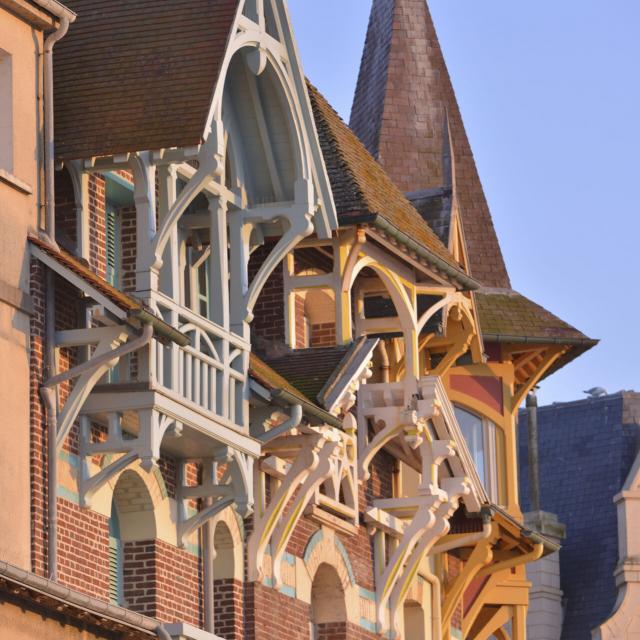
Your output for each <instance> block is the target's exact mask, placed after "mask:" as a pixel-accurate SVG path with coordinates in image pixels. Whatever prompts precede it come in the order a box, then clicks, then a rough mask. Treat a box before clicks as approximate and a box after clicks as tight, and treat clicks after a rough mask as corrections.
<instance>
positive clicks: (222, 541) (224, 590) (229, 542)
mask: <svg viewBox="0 0 640 640" xmlns="http://www.w3.org/2000/svg"><path fill="white" fill-rule="evenodd" d="M213 549H214V553H215V558H214V561H213V587H214V588H213V593H214V598H213V600H214V603H213V607H214V629H215V633H216V635H217V636H220V637H221V638H227V639H228V640H231V639H233V638H238V637H240V636H239V635H238V634H239V630H240V629H241V627H242V583H241V582H240V581H238V580H236V575H237V573H238V571H237V569H238V567H236V566H235V563H236V557H235V553H234V540H233V536H232V534H231V531H230V530H229V526H228V525H227V524H226V523H225V522H218V523H217V524H216V528H215V530H214V533H213Z"/></svg>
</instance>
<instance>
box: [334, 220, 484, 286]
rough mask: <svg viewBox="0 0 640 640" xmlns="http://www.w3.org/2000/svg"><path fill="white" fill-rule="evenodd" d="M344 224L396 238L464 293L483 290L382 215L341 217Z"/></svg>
mask: <svg viewBox="0 0 640 640" xmlns="http://www.w3.org/2000/svg"><path fill="white" fill-rule="evenodd" d="M340 218H342V222H343V223H347V225H352V224H372V225H374V226H375V227H377V228H378V229H380V230H381V231H384V232H385V233H388V234H389V235H390V236H392V237H394V238H395V239H396V240H397V241H398V242H400V243H401V244H403V245H404V246H406V247H407V248H408V249H409V250H411V251H414V252H415V253H416V254H417V255H418V257H420V258H422V259H424V260H426V261H427V262H428V263H429V265H430V266H431V267H433V268H434V269H436V270H438V271H441V272H443V273H444V274H445V275H446V276H447V277H449V278H450V279H451V280H453V281H454V283H456V284H457V285H458V286H459V287H460V288H461V290H463V291H477V290H478V289H480V288H481V284H480V283H479V282H478V281H477V280H476V279H474V278H472V277H471V276H470V275H469V274H467V273H465V272H464V271H463V270H462V269H456V268H455V267H453V266H452V265H450V264H449V263H448V262H446V260H443V259H442V258H441V257H440V256H437V255H436V254H435V253H433V252H432V251H429V249H427V248H426V247H424V246H423V245H421V244H420V243H418V242H416V241H415V240H414V239H413V238H411V236H409V235H408V234H407V233H405V232H404V231H401V230H400V229H398V228H397V227H396V226H394V225H392V224H391V223H390V222H389V221H388V220H387V219H386V218H385V217H384V214H380V213H353V214H347V215H344V214H343V215H341V216H340Z"/></svg>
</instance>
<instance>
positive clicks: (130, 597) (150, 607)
mask: <svg viewBox="0 0 640 640" xmlns="http://www.w3.org/2000/svg"><path fill="white" fill-rule="evenodd" d="M201 584H202V564H201V562H200V559H199V558H198V557H196V556H194V555H193V554H191V553H189V552H188V551H185V550H183V549H178V548H177V547H174V546H173V545H170V544H168V543H166V542H164V541H162V540H144V541H139V542H127V543H125V545H124V599H125V602H126V604H127V607H128V608H130V609H132V610H133V611H137V612H138V613H143V614H145V615H148V616H152V617H157V618H158V619H160V620H162V621H163V622H178V621H185V622H188V623H190V624H193V625H195V626H201V625H202V622H203V619H202V612H203V607H202V604H203V603H202V589H201Z"/></svg>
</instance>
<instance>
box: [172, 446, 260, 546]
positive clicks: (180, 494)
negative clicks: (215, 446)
mask: <svg viewBox="0 0 640 640" xmlns="http://www.w3.org/2000/svg"><path fill="white" fill-rule="evenodd" d="M187 462H188V461H181V462H180V466H179V469H178V471H179V476H178V488H177V496H176V498H177V502H178V544H179V545H180V546H181V547H184V546H185V545H186V542H187V538H188V537H189V536H190V535H191V534H192V533H193V532H194V531H197V530H198V529H199V528H200V527H202V526H203V525H204V524H205V523H207V522H209V521H210V520H212V519H213V518H215V517H216V516H217V515H218V514H219V513H220V512H221V511H223V510H224V509H226V508H227V507H230V506H231V505H233V504H235V505H236V508H237V510H238V513H239V514H240V516H241V517H246V516H248V515H249V514H250V513H251V510H252V508H253V479H252V470H253V458H252V457H251V456H248V455H246V454H244V453H242V452H241V451H237V450H235V449H231V448H229V447H224V448H223V449H222V450H221V451H220V453H219V455H218V456H217V457H216V458H213V459H207V460H203V461H202V462H203V474H202V475H203V477H202V482H201V484H199V485H197V486H189V485H187V484H186V473H185V471H186V465H187ZM221 465H224V467H225V468H224V472H223V473H222V475H221V477H219V475H220V474H219V470H220V466H221ZM196 499H204V500H206V501H207V502H208V503H209V504H207V506H205V507H204V508H202V509H200V510H199V511H198V512H197V513H195V514H194V515H192V516H189V515H188V511H187V509H188V504H187V503H188V501H189V500H196Z"/></svg>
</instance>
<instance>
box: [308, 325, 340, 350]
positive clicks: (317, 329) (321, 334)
mask: <svg viewBox="0 0 640 640" xmlns="http://www.w3.org/2000/svg"><path fill="white" fill-rule="evenodd" d="M335 344H336V323H335V322H325V323H323V324H314V325H311V346H312V347H333V346H335Z"/></svg>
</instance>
